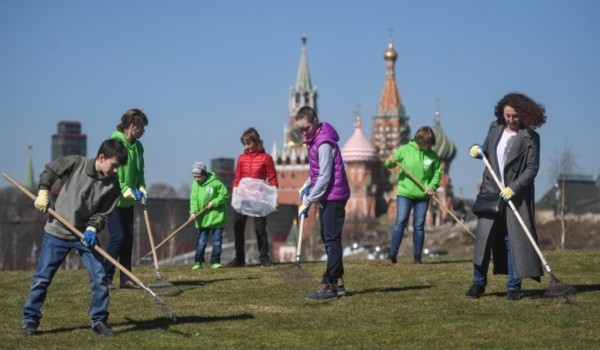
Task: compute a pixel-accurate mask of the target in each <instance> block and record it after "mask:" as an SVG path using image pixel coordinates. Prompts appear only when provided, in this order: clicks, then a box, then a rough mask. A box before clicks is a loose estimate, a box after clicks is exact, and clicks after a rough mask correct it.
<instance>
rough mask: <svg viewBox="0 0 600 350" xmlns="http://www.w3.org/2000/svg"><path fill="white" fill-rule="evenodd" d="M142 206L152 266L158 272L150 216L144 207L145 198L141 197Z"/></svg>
mask: <svg viewBox="0 0 600 350" xmlns="http://www.w3.org/2000/svg"><path fill="white" fill-rule="evenodd" d="M142 208H143V211H144V221H145V222H146V231H147V232H148V240H149V241H150V249H151V252H152V258H153V260H154V267H155V268H156V271H157V272H158V257H157V256H156V248H155V247H154V236H153V235H152V228H151V227H150V217H149V216H148V209H147V208H146V200H145V199H143V198H142Z"/></svg>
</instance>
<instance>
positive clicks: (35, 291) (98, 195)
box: [22, 139, 127, 337]
mask: <svg viewBox="0 0 600 350" xmlns="http://www.w3.org/2000/svg"><path fill="white" fill-rule="evenodd" d="M126 163H127V150H126V149H125V147H124V146H123V144H122V143H121V142H120V141H118V140H114V139H112V140H106V141H104V142H103V143H102V145H101V146H100V149H99V150H98V155H97V156H96V158H94V159H87V158H84V157H80V156H67V157H64V158H60V159H57V160H55V161H53V162H51V163H48V164H47V165H46V167H45V169H44V171H43V172H42V174H41V175H40V185H39V191H38V196H37V198H36V200H35V207H36V209H38V210H39V211H41V212H43V213H45V212H46V211H47V210H48V205H49V190H50V188H51V187H52V184H54V183H55V182H56V181H57V180H59V179H62V180H63V181H64V184H63V186H62V189H61V191H60V193H59V195H58V198H57V200H56V205H55V207H56V208H55V210H56V212H57V213H58V214H60V215H61V216H62V217H63V218H65V220H67V221H68V222H70V223H71V224H73V226H75V227H76V228H77V229H78V230H80V231H85V233H84V237H83V238H81V240H79V239H78V237H77V236H76V235H75V234H74V233H72V232H70V231H69V229H68V228H66V227H65V226H64V225H63V224H61V223H60V222H59V221H58V220H55V219H54V218H53V217H49V218H48V222H47V223H46V225H45V227H44V230H45V233H44V235H43V239H42V245H41V248H40V256H39V258H38V264H37V269H36V271H35V273H34V275H33V278H32V280H31V287H30V288H29V297H28V298H27V301H26V302H25V305H24V306H23V328H22V333H23V336H25V337H29V336H33V335H36V334H37V333H38V330H37V328H38V326H39V324H40V319H41V318H42V313H41V308H42V305H43V304H44V300H45V299H46V294H47V292H48V287H49V286H50V283H52V279H53V278H54V275H55V274H56V271H57V270H58V268H59V267H60V265H61V264H62V262H63V261H64V260H65V258H66V257H67V255H68V254H69V252H70V251H71V249H77V251H78V252H79V255H80V256H81V259H82V260H83V264H84V265H85V267H86V268H87V269H88V272H89V276H90V285H91V291H92V304H91V306H90V310H89V312H90V316H91V318H92V330H93V331H94V332H95V333H96V334H99V335H103V336H113V335H114V333H113V331H112V329H111V328H110V326H108V324H107V323H106V322H107V319H108V302H109V294H108V293H109V292H108V286H107V285H106V283H105V282H103V279H104V275H105V272H104V266H103V260H104V259H103V257H102V256H101V255H100V254H99V253H98V252H96V251H95V250H94V248H93V247H94V245H95V244H96V243H97V242H98V241H97V238H96V232H99V231H100V230H102V229H103V228H104V226H105V225H106V222H107V220H108V216H109V214H110V213H111V212H112V211H113V209H114V208H115V206H116V205H117V201H118V200H119V198H120V196H121V190H120V187H119V180H118V179H117V176H116V173H117V169H118V168H119V166H121V165H123V164H126Z"/></svg>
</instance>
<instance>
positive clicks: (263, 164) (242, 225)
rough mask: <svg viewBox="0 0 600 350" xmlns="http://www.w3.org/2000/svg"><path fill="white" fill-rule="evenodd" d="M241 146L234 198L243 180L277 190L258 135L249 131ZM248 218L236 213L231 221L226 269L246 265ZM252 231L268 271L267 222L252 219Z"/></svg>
mask: <svg viewBox="0 0 600 350" xmlns="http://www.w3.org/2000/svg"><path fill="white" fill-rule="evenodd" d="M240 141H242V145H244V153H242V154H241V155H240V156H239V157H238V160H237V165H236V168H235V175H234V179H233V197H235V196H236V195H237V187H238V185H239V183H240V181H241V180H242V179H243V178H245V177H249V178H253V179H260V180H266V181H267V182H268V183H269V185H271V186H273V187H277V172H276V171H275V163H274V162H273V158H272V157H271V156H270V155H269V154H268V153H266V152H265V149H264V147H263V141H262V140H261V139H260V135H259V134H258V131H256V129H254V128H248V129H246V131H244V133H243V134H242V137H241V138H240ZM247 219H248V215H244V214H241V213H238V212H236V213H235V216H234V219H233V231H234V235H235V258H233V260H231V261H230V262H229V263H228V264H227V266H230V267H240V266H245V265H246V254H245V249H244V248H245V236H244V231H245V229H246V220H247ZM254 229H255V230H256V242H257V243H258V251H259V253H260V265H261V266H262V267H271V266H273V263H272V262H271V258H270V257H269V240H268V238H267V218H266V216H263V217H254Z"/></svg>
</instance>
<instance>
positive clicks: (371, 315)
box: [0, 250, 600, 349]
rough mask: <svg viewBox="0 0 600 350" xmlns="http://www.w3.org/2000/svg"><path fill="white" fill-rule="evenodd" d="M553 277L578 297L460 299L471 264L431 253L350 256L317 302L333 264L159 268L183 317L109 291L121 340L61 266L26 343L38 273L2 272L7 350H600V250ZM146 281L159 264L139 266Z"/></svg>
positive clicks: (2, 340)
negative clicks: (341, 286) (338, 285)
mask: <svg viewBox="0 0 600 350" xmlns="http://www.w3.org/2000/svg"><path fill="white" fill-rule="evenodd" d="M546 255H547V256H546V258H547V260H548V261H549V263H550V265H551V266H552V268H553V270H554V273H555V275H556V276H557V277H558V278H560V279H561V280H562V281H563V282H565V283H568V284H570V285H572V286H574V287H575V288H577V290H578V291H579V292H578V294H577V295H576V296H575V297H574V298H573V299H572V300H571V301H570V302H568V303H566V302H564V300H555V299H551V300H549V299H544V298H542V295H543V293H544V291H545V290H546V288H547V287H548V283H549V280H550V279H549V277H548V276H545V277H544V278H543V279H542V283H537V282H535V281H532V280H526V281H524V282H523V293H522V299H521V300H520V301H517V302H514V301H508V300H506V293H505V290H504V283H505V277H506V276H490V278H489V279H490V283H489V285H488V287H487V288H486V294H485V295H484V296H483V297H482V298H480V299H477V300H470V299H466V298H464V297H463V294H464V292H465V290H466V289H467V288H468V287H469V285H470V280H471V275H472V272H471V269H472V267H471V266H472V265H471V262H470V257H467V256H444V257H439V258H426V259H425V260H424V264H422V265H414V264H412V259H410V260H408V259H400V260H399V262H398V264H396V265H384V264H382V263H381V262H374V261H367V260H347V261H345V268H346V274H345V282H346V289H347V296H345V297H341V298H339V299H338V300H334V301H329V302H312V301H307V300H305V299H304V296H305V295H306V294H307V293H309V292H312V291H314V290H316V289H317V288H318V284H319V283H318V281H319V276H320V274H321V273H322V272H323V270H324V267H325V263H323V262H314V263H302V264H301V269H302V270H304V271H301V272H307V273H308V274H310V275H311V276H313V277H314V278H302V277H299V276H297V275H296V274H294V273H293V272H297V269H298V268H294V267H292V265H291V264H278V265H275V267H274V268H261V267H259V266H249V267H244V268H223V269H220V270H214V271H213V270H210V269H206V268H205V269H202V270H198V271H192V270H191V266H163V267H161V274H162V276H163V278H164V279H165V280H167V281H169V282H172V283H173V284H175V285H177V286H178V287H179V288H181V289H182V290H183V292H182V293H181V294H180V295H178V296H160V298H161V299H162V300H163V301H164V302H165V303H166V304H167V305H168V306H169V307H170V308H172V309H174V310H175V311H176V312H177V321H176V322H170V321H168V320H166V319H163V318H160V317H159V316H160V315H161V312H160V309H159V307H158V305H157V304H156V302H155V300H154V299H153V297H152V296H151V295H150V293H148V292H146V291H143V290H119V289H117V290H115V291H111V302H110V307H109V311H110V313H111V314H110V318H109V323H110V324H111V325H112V326H113V329H114V330H115V331H116V332H117V333H118V334H117V336H116V337H114V338H103V337H99V336H96V335H94V334H93V333H92V331H91V328H90V320H89V315H88V308H89V301H90V293H89V283H88V277H87V271H86V270H79V271H67V270H60V271H58V273H57V275H56V277H55V279H54V281H53V284H52V285H51V286H50V290H49V293H48V298H47V300H46V303H45V304H44V307H43V308H42V312H43V313H44V318H43V319H42V321H41V325H40V328H39V329H40V332H41V333H40V334H39V335H38V336H35V337H30V338H23V337H22V336H21V331H20V325H21V317H22V312H21V307H22V306H23V303H24V302H25V299H26V298H27V294H28V287H29V283H30V280H31V275H32V272H31V271H17V272H0V348H3V349H74V348H92V349H94V348H97V349H186V348H201V349H271V348H277V349H325V348H342V349H404V348H406V349H520V348H534V349H592V348H595V349H597V348H599V347H600V326H599V325H600V269H599V268H598V266H599V265H600V250H570V251H562V252H548V253H547V254H546ZM133 273H134V274H135V275H136V276H138V277H139V278H140V279H141V280H142V281H144V282H145V284H146V285H149V284H152V283H153V282H154V281H155V270H154V268H153V266H144V267H137V266H136V267H134V269H133Z"/></svg>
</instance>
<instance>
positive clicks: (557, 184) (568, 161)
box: [550, 137, 579, 250]
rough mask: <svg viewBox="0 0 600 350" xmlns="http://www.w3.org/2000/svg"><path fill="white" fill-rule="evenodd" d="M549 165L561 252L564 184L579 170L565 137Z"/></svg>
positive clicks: (564, 202) (563, 236)
mask: <svg viewBox="0 0 600 350" xmlns="http://www.w3.org/2000/svg"><path fill="white" fill-rule="evenodd" d="M551 163H552V168H551V169H550V181H551V182H552V183H554V189H555V193H556V214H557V215H558V216H559V220H560V228H561V234H560V245H559V249H560V250H563V249H564V248H565V237H566V233H567V224H566V220H565V212H566V209H567V208H566V201H565V199H566V197H567V193H566V188H565V182H566V180H567V179H568V178H569V175H572V174H574V173H576V172H577V171H578V169H579V165H578V164H577V158H576V156H575V151H574V150H573V145H572V144H571V143H570V142H569V139H568V138H567V137H565V139H564V143H563V146H562V148H561V149H560V151H558V153H556V154H555V155H554V156H553V157H552V159H551Z"/></svg>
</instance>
